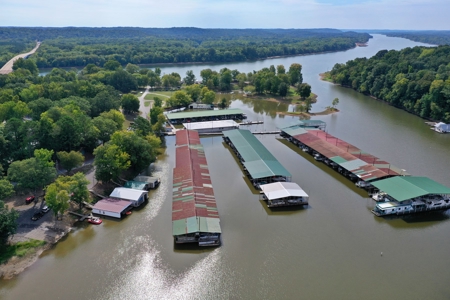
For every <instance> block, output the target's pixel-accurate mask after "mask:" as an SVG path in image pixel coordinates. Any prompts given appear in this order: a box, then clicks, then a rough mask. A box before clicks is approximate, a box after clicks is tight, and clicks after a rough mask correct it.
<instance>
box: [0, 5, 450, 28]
mask: <svg viewBox="0 0 450 300" xmlns="http://www.w3.org/2000/svg"><path fill="white" fill-rule="evenodd" d="M0 11H1V18H0V26H28V27H31V26H48V27H64V26H76V27H116V26H132V27H160V28H161V27H200V28H338V29H400V30H450V21H449V19H448V13H449V12H450V1H449V0H259V1H258V0H44V1H42V0H0Z"/></svg>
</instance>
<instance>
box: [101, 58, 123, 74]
mask: <svg viewBox="0 0 450 300" xmlns="http://www.w3.org/2000/svg"><path fill="white" fill-rule="evenodd" d="M103 67H104V68H105V69H107V70H110V71H116V70H120V69H122V66H121V65H120V63H119V62H118V61H117V60H114V59H111V60H108V61H107V62H106V63H105V64H104V65H103Z"/></svg>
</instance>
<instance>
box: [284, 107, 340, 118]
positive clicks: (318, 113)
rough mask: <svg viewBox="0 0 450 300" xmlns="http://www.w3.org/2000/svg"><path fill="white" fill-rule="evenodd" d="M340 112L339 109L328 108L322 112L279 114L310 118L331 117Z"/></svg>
mask: <svg viewBox="0 0 450 300" xmlns="http://www.w3.org/2000/svg"><path fill="white" fill-rule="evenodd" d="M337 112H339V109H337V108H327V109H325V110H324V111H321V112H315V113H314V112H310V113H307V112H277V114H278V115H283V116H300V117H306V118H310V117H312V116H326V115H330V114H334V113H337Z"/></svg>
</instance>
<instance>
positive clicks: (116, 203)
mask: <svg viewBox="0 0 450 300" xmlns="http://www.w3.org/2000/svg"><path fill="white" fill-rule="evenodd" d="M130 205H131V201H126V200H119V199H113V198H105V199H102V200H100V201H98V202H97V203H95V205H94V207H93V208H94V209H99V210H106V211H110V212H114V213H121V212H123V211H124V210H125V209H126V208H128V206H130Z"/></svg>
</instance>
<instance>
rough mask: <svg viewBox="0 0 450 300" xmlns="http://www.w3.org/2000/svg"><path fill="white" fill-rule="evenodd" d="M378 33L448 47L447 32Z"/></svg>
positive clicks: (449, 35) (449, 43) (388, 31)
mask: <svg viewBox="0 0 450 300" xmlns="http://www.w3.org/2000/svg"><path fill="white" fill-rule="evenodd" d="M378 33H381V34H385V35H387V36H391V37H401V38H405V39H408V40H411V41H415V42H421V43H426V44H432V45H450V31H449V30H424V31H419V30H418V31H395V30H387V31H380V32H378Z"/></svg>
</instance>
